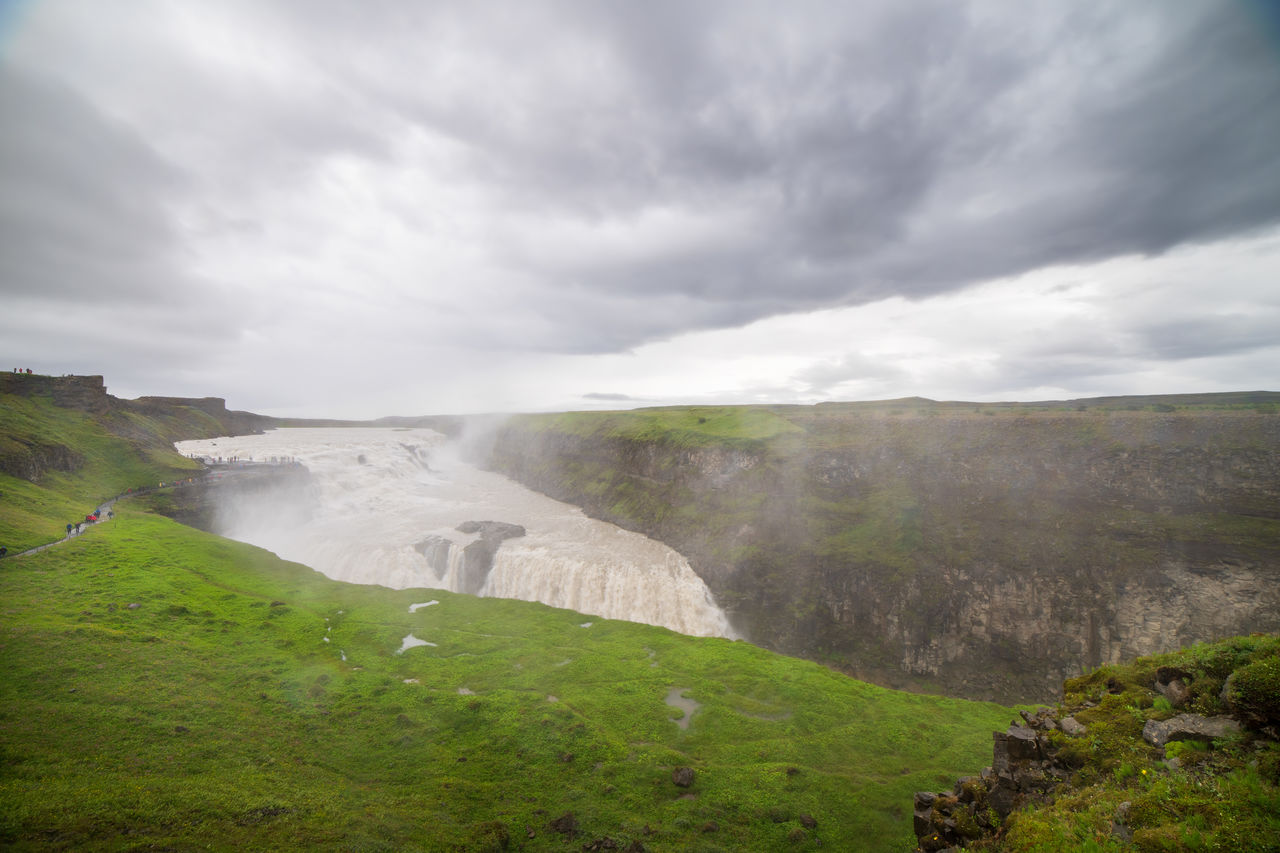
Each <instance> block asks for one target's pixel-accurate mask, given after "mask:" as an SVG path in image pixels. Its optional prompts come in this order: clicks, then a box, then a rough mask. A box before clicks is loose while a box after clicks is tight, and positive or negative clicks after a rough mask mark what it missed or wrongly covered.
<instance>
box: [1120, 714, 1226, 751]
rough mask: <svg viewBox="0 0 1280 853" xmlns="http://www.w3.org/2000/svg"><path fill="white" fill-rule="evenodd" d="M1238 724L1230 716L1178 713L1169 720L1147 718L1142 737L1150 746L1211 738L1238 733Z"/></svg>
mask: <svg viewBox="0 0 1280 853" xmlns="http://www.w3.org/2000/svg"><path fill="white" fill-rule="evenodd" d="M1239 733H1240V724H1239V723H1237V722H1236V721H1235V720H1233V719H1231V718H1230V717H1202V716H1201V715H1199V714H1179V715H1178V716H1176V717H1174V718H1173V719H1171V720H1147V723H1146V725H1144V726H1143V727H1142V739H1143V740H1145V741H1146V742H1147V743H1149V744H1151V745H1152V746H1164V745H1165V744H1168V743H1171V742H1172V741H1175V740H1196V739H1200V738H1203V739H1205V740H1213V739H1215V738H1221V737H1227V736H1229V735H1234V734H1239Z"/></svg>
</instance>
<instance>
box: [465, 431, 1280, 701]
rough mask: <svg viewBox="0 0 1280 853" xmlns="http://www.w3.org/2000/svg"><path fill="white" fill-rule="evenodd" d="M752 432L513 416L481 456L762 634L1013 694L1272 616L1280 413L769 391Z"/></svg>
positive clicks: (932, 684) (816, 655) (1279, 599)
mask: <svg viewBox="0 0 1280 853" xmlns="http://www.w3.org/2000/svg"><path fill="white" fill-rule="evenodd" d="M775 411H777V412H778V414H779V416H780V417H782V418H784V419H785V420H786V421H787V422H788V423H789V424H790V425H791V427H792V428H791V429H790V430H789V431H786V432H782V433H780V434H778V435H776V436H774V437H771V438H768V439H763V440H742V439H739V440H728V439H726V440H724V441H706V442H702V443H701V444H700V445H699V446H695V447H689V446H681V445H680V443H679V442H672V441H664V440H663V439H662V438H661V437H658V438H655V439H635V438H626V437H618V436H617V435H616V434H615V435H612V436H611V435H610V434H608V433H599V432H597V433H592V432H590V431H589V430H578V431H576V432H575V431H570V430H565V429H554V428H551V429H549V428H547V423H546V422H545V421H539V420H538V418H537V417H536V416H531V417H525V418H519V419H515V420H513V421H511V422H510V423H508V424H507V425H506V427H504V428H503V429H502V430H501V431H500V433H499V434H498V436H497V440H496V443H495V445H494V449H493V452H492V455H491V457H490V465H491V467H493V468H494V469H495V470H498V471H500V472H502V473H505V474H507V475H509V476H511V477H513V478H514V479H517V480H519V481H521V482H523V483H525V484H526V485H528V486H530V487H532V488H535V489H537V490H539V491H542V492H544V493H546V494H549V495H551V496H552V497H555V498H558V499H561V500H565V501H568V502H570V503H574V504H577V505H579V506H581V507H583V508H584V510H585V511H586V512H587V513H589V514H591V515H593V516H596V517H600V518H604V519H606V520H608V521H612V522H614V523H617V524H620V525H622V526H625V527H629V528H631V529H634V530H638V531H640V532H643V533H646V534H648V535H650V536H653V537H654V538H657V539H660V540H662V541H664V542H666V543H667V544H669V545H671V546H672V547H673V548H675V549H676V550H678V551H680V552H681V553H683V554H685V555H686V556H687V557H688V558H689V560H690V563H691V564H692V565H693V567H694V569H695V570H696V571H697V572H698V573H699V575H701V576H702V578H703V579H704V580H705V581H706V582H707V584H708V586H709V587H710V588H711V590H712V591H713V593H714V594H715V595H716V597H717V601H718V602H719V603H720V605H721V606H722V607H724V608H725V609H726V611H727V612H729V614H730V617H731V619H732V620H733V623H734V625H735V627H736V628H737V629H738V630H739V631H741V632H742V633H743V634H744V635H745V636H746V637H747V638H748V639H749V640H751V641H752V642H755V643H758V644H760V645H763V646H766V647H769V648H772V649H775V650H778V651H782V652H786V653H789V654H795V655H799V656H803V657H808V658H811V659H814V660H818V661H821V662H824V663H828V664H830V665H833V666H836V667H838V668H841V669H843V670H845V671H847V672H850V673H851V674H855V675H858V676H860V677H864V678H867V679H868V680H873V681H878V682H880V683H884V684H889V685H893V686H901V687H910V688H920V689H928V690H934V691H943V692H949V693H952V694H958V695H964V696H968V697H973V698H990V699H999V700H1005V701H1013V700H1021V701H1026V700H1027V699H1028V698H1032V697H1039V698H1041V699H1046V700H1047V699H1049V698H1052V697H1053V696H1055V695H1056V694H1057V690H1058V686H1059V685H1060V684H1061V682H1062V680H1063V679H1064V678H1067V677H1070V676H1072V675H1075V674H1077V673H1079V672H1080V671H1081V669H1082V668H1083V667H1088V666H1096V665H1098V664H1100V663H1106V662H1115V661H1119V660H1122V659H1127V658H1131V657H1134V656H1137V655H1142V654H1148V653H1151V652H1155V651H1159V650H1166V649H1172V648H1177V647H1179V646H1182V645H1185V644H1188V643H1191V642H1194V641H1199V640H1208V639H1213V638H1217V637H1223V636H1228V635H1232V634H1238V633H1247V632H1249V631H1253V630H1275V629H1276V628H1277V627H1280V582H1278V581H1280V416H1277V415H1275V414H1265V413H1258V412H1251V411H1188V412H1185V413H1184V412H1177V413H1158V412H1151V411H1134V412H1126V411H1096V410H1089V411H1080V412H1077V411H1074V410H1069V409H1065V408H1064V409H1059V410H1056V411H1044V412H1028V413H1022V414H1019V413H1012V412H1008V411H1001V412H998V413H996V414H994V415H993V414H991V413H989V412H987V411H974V410H973V409H966V410H963V411H962V410H958V409H956V408H955V407H951V408H945V409H942V408H939V409H929V408H927V407H917V408H916V409H914V410H908V411H904V412H900V413H893V412H885V411H883V410H878V411H863V410H859V409H858V408H857V407H856V406H830V407H824V406H818V407H793V408H788V409H778V410H775Z"/></svg>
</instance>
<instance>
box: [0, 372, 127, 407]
mask: <svg viewBox="0 0 1280 853" xmlns="http://www.w3.org/2000/svg"><path fill="white" fill-rule="evenodd" d="M0 394H16V395H18V396H21V397H48V398H49V399H51V400H52V401H53V404H54V405H55V406H58V407H60V408H63V409H78V410H80V411H82V412H92V413H93V414H98V415H100V414H105V413H106V412H108V411H110V410H111V401H112V400H113V399H114V398H113V397H111V396H110V395H108V394H107V388H106V385H104V384H103V381H102V377H101V376H44V375H41V374H38V373H32V374H26V373H0Z"/></svg>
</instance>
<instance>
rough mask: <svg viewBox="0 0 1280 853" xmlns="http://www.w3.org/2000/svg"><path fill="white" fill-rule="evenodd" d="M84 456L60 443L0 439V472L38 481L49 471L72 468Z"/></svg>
mask: <svg viewBox="0 0 1280 853" xmlns="http://www.w3.org/2000/svg"><path fill="white" fill-rule="evenodd" d="M83 463H84V457H82V456H81V455H80V454H79V453H76V452H75V451H74V450H72V449H71V448H69V447H66V446H65V445H61V444H44V443H40V442H36V441H30V440H24V439H20V438H16V437H10V436H5V437H3V438H2V439H0V473H4V474H8V475H9V476H11V477H17V478H18V479H21V480H27V481H28V482H32V483H36V482H39V481H40V479H41V478H42V477H44V475H45V474H47V473H48V472H50V471H74V470H76V469H77V468H79V467H80V466H81V465H82V464H83Z"/></svg>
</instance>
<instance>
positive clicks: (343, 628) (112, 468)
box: [0, 397, 1010, 850]
mask: <svg viewBox="0 0 1280 853" xmlns="http://www.w3.org/2000/svg"><path fill="white" fill-rule="evenodd" d="M0 403H2V404H3V409H2V410H3V411H4V413H5V414H4V417H5V422H4V424H3V426H4V428H5V429H6V430H7V432H6V433H5V434H6V436H7V438H6V440H12V441H14V442H18V443H22V442H24V441H30V440H33V439H35V438H39V439H40V440H42V441H45V442H46V443H47V444H58V445H60V446H65V447H67V448H69V449H70V450H71V451H72V452H73V453H74V454H77V456H78V461H77V464H76V466H75V467H74V469H73V470H70V471H53V472H47V473H46V474H45V475H44V476H43V477H41V478H40V480H39V481H38V482H28V481H25V480H22V479H21V478H17V477H13V476H11V475H5V478H4V480H3V481H2V482H0V491H3V497H2V498H0V519H3V525H4V527H3V530H4V534H5V536H6V537H9V539H10V541H12V542H15V543H20V544H26V543H30V544H34V543H35V542H37V541H43V540H46V539H49V538H54V537H53V536H49V535H46V533H45V531H47V530H51V531H52V532H53V534H54V536H56V534H57V533H58V532H60V531H59V528H60V526H61V522H62V519H63V518H64V517H65V516H66V515H67V513H68V512H70V511H71V510H72V508H73V507H74V508H76V509H77V510H79V511H80V512H81V514H83V511H84V509H82V508H85V507H92V506H93V505H94V503H95V502H96V501H98V500H99V499H101V498H103V497H105V496H108V495H111V494H115V493H117V492H120V491H123V490H124V489H125V488H127V487H129V486H139V485H146V484H151V483H154V482H157V481H159V480H161V479H165V476H166V473H165V472H170V473H169V476H172V473H171V472H173V471H181V470H182V468H183V466H184V465H185V464H186V463H185V460H183V459H182V458H181V457H179V456H177V455H176V454H171V453H163V452H159V451H157V450H156V449H155V448H154V446H149V445H146V444H143V443H139V442H136V441H129V440H126V439H122V438H119V437H116V436H113V435H112V434H111V433H109V432H108V431H107V430H106V429H105V427H104V426H103V425H102V424H101V423H100V422H97V421H95V420H94V419H93V418H92V417H90V416H87V415H82V414H80V413H74V412H66V411H63V410H58V409H56V408H54V407H51V406H49V405H48V404H47V403H46V402H43V401H39V400H36V401H32V400H23V401H16V400H13V399H12V398H9V397H5V398H4V399H3V400H0ZM146 500H147V499H146V498H140V499H135V500H131V501H128V502H123V503H120V504H117V506H116V516H117V517H116V519H115V520H114V521H111V522H109V523H106V524H102V525H98V526H96V527H93V528H90V529H89V530H88V531H87V532H86V533H85V534H84V535H82V536H80V537H77V538H75V539H73V540H71V541H69V542H66V543H64V544H61V545H59V546H57V547H55V548H53V549H50V550H47V551H44V552H41V553H39V554H35V555H32V556H27V557H20V558H14V557H10V558H8V559H5V560H3V561H0V846H4V847H5V848H6V849H17V850H24V849H29V850H49V849H54V850H57V849H65V850H95V849H99V850H120V849H137V850H143V849H172V850H186V849H194V848H197V847H199V848H201V849H206V848H211V849H235V848H241V849H281V848H295V849H342V850H500V849H511V850H542V849H582V848H583V847H587V848H588V849H610V848H609V847H608V844H607V843H606V842H605V841H604V839H609V840H610V841H611V842H613V843H615V844H616V845H617V849H635V850H639V849H646V850H775V849H786V850H805V849H816V848H817V847H819V846H821V847H823V848H824V849H836V850H850V849H865V850H905V849H909V848H910V847H911V846H912V843H913V837H912V832H911V811H910V809H911V793H912V792H913V791H914V790H917V789H923V788H936V787H939V786H941V785H944V784H947V783H949V781H950V780H951V779H952V778H954V777H955V776H956V775H957V774H959V773H962V772H965V771H967V770H968V769H970V768H972V767H975V766H981V765H982V764H983V763H984V762H985V761H986V760H988V758H989V755H990V743H991V740H990V738H991V736H990V732H991V730H992V729H993V728H999V727H1002V726H1003V725H1004V724H1005V723H1006V722H1007V721H1008V719H1009V717H1010V711H1009V710H1008V709H1006V708H1001V707H999V706H997V705H991V704H984V703H974V702H965V701H962V700H955V699H944V698H937V697H929V696H920V695H912V694H906V693H899V692H894V691H890V690H886V689H882V688H878V687H874V686H871V685H868V684H865V683H862V682H858V681H855V680H853V679H850V678H847V677H844V676H842V675H839V674H837V673H834V672H832V671H830V670H828V669H826V668H824V667H821V666H819V665H817V664H813V663H809V662H805V661H800V660H796V659H792V658H788V657H783V656H780V655H776V654H773V653H769V652H766V651H763V650H761V649H759V648H756V647H753V646H750V645H748V644H745V643H741V642H730V641H726V640H719V639H698V638H690V637H685V636H682V635H678V634H674V633H672V632H670V631H667V630H664V629H660V628H654V627H650V626H644V625H637V624H633V623H626V622H615V621H609V620H602V619H598V618H593V617H590V616H583V615H581V614H576V613H572V612H568V611H563V610H555V609H552V608H548V607H545V606H542V605H537V604H530V603H525V602H517V601H504V600H497V599H477V598H471V597H467V596H459V595H450V594H448V593H444V592H440V591H436V590H407V591H392V590H387V589H384V588H380V587H372V586H355V585H349V584H342V583H337V582H334V581H330V580H328V579H326V578H324V577H322V576H320V575H319V574H317V573H315V572H313V571H311V570H310V569H308V568H306V567H304V566H300V565H297V564H293V563H288V562H285V561H282V560H279V559H277V558H276V557H274V556H273V555H272V554H270V553H268V552H265V551H262V550H260V549H256V548H253V547H250V546H246V545H242V544H239V543H234V542H229V541H227V540H223V539H220V538H218V537H214V536H211V535H208V534H205V533H202V532H200V531H197V530H194V529H190V528H186V527H183V526H181V525H178V524H176V523H174V522H171V521H169V520H167V519H164V518H162V517H159V516H157V515H155V514H153V513H151V512H150V511H149V510H148V507H147V506H146V505H145V503H144V501H146ZM11 550H13V549H12V546H11ZM432 601H435V602H438V603H435V604H430V605H429V606H426V607H421V608H419V609H417V610H416V611H414V612H411V605H413V604H423V603H427V602H432ZM409 635H413V636H414V637H416V638H420V639H421V640H423V641H425V642H426V643H427V644H426V645H417V646H412V647H409V648H407V649H404V650H403V651H402V650H401V649H402V644H403V642H404V640H405V638H406V637H408V636H409ZM673 694H674V695H677V696H678V695H681V694H683V696H684V697H686V698H687V699H689V700H692V701H693V702H696V703H697V708H696V710H694V711H693V712H692V714H691V715H690V716H688V717H686V716H685V712H684V711H682V710H679V709H677V708H674V707H672V706H671V705H669V704H668V699H669V698H670V697H672V696H673ZM682 722H683V723H686V724H687V728H684V727H682V726H681V725H680V723H682ZM682 767H688V768H692V770H693V771H694V776H693V780H692V784H691V785H689V786H688V787H682V786H677V785H676V784H675V783H674V781H673V771H674V770H675V769H676V768H682ZM597 842H598V844H597ZM592 845H596V846H595V847H592Z"/></svg>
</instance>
